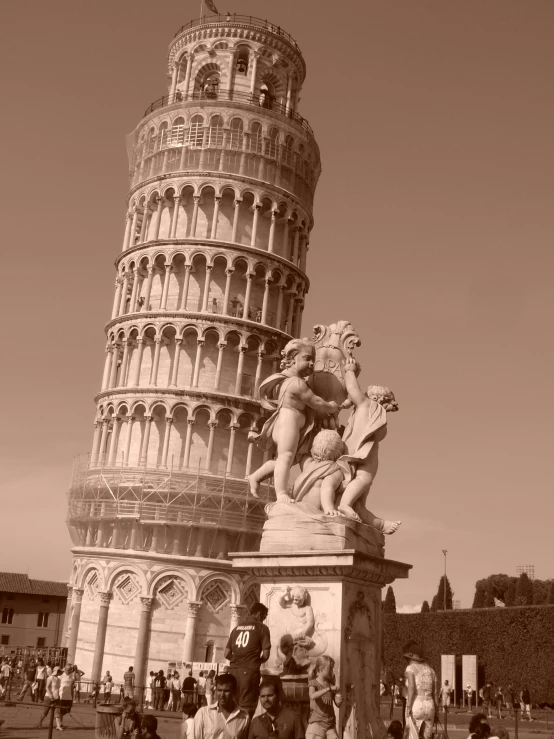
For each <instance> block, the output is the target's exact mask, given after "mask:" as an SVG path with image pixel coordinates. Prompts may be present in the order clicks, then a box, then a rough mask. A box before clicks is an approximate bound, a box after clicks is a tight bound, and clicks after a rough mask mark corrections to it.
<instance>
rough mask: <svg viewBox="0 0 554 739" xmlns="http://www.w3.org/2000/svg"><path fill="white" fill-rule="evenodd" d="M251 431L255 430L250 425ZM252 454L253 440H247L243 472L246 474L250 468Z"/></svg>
mask: <svg viewBox="0 0 554 739" xmlns="http://www.w3.org/2000/svg"><path fill="white" fill-rule="evenodd" d="M252 431H256V428H254V427H252ZM253 454H254V442H252V441H250V439H249V440H248V450H247V452H246V470H245V472H244V474H245V475H246V476H248V475H249V474H250V470H251V469H252V455H253Z"/></svg>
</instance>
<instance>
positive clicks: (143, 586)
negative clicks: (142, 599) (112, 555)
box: [106, 562, 147, 595]
mask: <svg viewBox="0 0 554 739" xmlns="http://www.w3.org/2000/svg"><path fill="white" fill-rule="evenodd" d="M126 572H132V573H133V574H134V575H136V577H137V578H138V581H139V585H140V592H139V594H140V595H145V594H146V590H147V581H146V575H145V574H144V572H143V571H142V570H141V569H140V567H138V566H137V565H135V564H133V563H132V562H125V563H123V564H116V565H113V566H112V567H109V568H108V571H107V573H106V590H108V591H110V592H111V591H112V588H113V586H114V583H115V581H116V579H117V578H118V577H119V576H120V575H123V574H125V573H126Z"/></svg>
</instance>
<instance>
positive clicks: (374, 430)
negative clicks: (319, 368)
mask: <svg viewBox="0 0 554 739" xmlns="http://www.w3.org/2000/svg"><path fill="white" fill-rule="evenodd" d="M358 373H359V365H358V363H357V362H356V360H355V359H353V358H352V357H349V358H348V359H347V360H346V362H345V365H344V374H345V380H346V390H347V392H348V397H349V399H350V400H351V401H352V402H353V403H354V406H355V408H354V410H353V411H352V413H351V415H350V418H349V419H348V424H347V426H346V429H345V431H344V435H343V437H342V438H343V441H344V442H345V444H346V446H347V448H348V453H347V454H345V455H344V456H343V457H342V458H341V462H346V463H347V464H348V466H349V467H350V473H351V479H350V481H349V482H348V484H347V485H346V488H345V490H344V493H343V495H342V498H341V500H340V504H339V506H338V510H339V512H340V513H342V514H343V515H345V516H347V517H348V518H352V519H354V520H355V521H361V520H362V519H361V518H360V516H359V515H358V514H357V513H356V511H355V510H354V507H353V506H354V504H355V503H356V502H357V501H358V500H360V499H362V502H363V503H364V505H365V507H366V508H367V505H366V501H367V495H368V493H369V489H370V487H371V484H372V482H373V480H374V479H375V475H376V474H377V468H378V466H379V457H378V453H379V442H381V441H382V440H383V439H384V438H385V436H386V434H387V411H388V412H390V413H392V412H394V411H397V410H398V403H397V402H396V399H395V397H394V393H393V392H392V391H391V390H389V389H388V388H387V387H381V386H379V385H370V386H369V387H368V389H367V391H366V392H365V393H364V392H363V391H362V390H361V388H360V386H359V384H358V379H357V375H358ZM385 523H386V526H385V528H384V529H383V533H385V534H392V533H394V532H395V531H396V529H397V528H398V527H399V526H400V523H401V522H400V521H387V522H385Z"/></svg>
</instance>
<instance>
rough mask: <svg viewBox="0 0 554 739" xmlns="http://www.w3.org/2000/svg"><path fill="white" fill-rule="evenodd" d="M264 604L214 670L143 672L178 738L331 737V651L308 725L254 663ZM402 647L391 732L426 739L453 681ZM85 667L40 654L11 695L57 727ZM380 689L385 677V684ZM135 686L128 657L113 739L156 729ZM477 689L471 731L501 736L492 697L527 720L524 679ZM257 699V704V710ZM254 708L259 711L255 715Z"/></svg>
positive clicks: (109, 691) (156, 706)
mask: <svg viewBox="0 0 554 739" xmlns="http://www.w3.org/2000/svg"><path fill="white" fill-rule="evenodd" d="M267 613H268V611H267V608H266V607H265V606H264V605H263V604H262V603H254V604H253V605H252V607H251V608H250V611H249V615H248V616H247V617H246V618H245V619H244V620H243V621H242V623H240V624H238V625H237V626H236V627H235V628H234V629H233V630H232V632H231V634H230V636H229V639H228V642H227V645H226V648H225V658H226V659H227V660H228V662H229V665H228V666H226V667H225V668H224V670H223V671H222V672H221V673H220V674H218V675H216V673H215V670H210V671H205V672H201V673H200V675H199V677H198V678H195V677H194V676H193V673H192V671H189V672H188V675H187V676H186V677H185V678H184V679H183V680H181V676H180V674H179V672H178V671H177V670H169V671H168V673H167V674H164V671H163V670H159V671H158V672H153V671H152V672H150V675H149V677H148V680H147V685H146V690H145V693H144V696H143V705H144V708H146V709H153V710H155V711H164V710H168V711H181V712H182V716H183V720H182V726H181V739H215V738H216V737H225V739H270V738H271V739H276V738H277V737H278V739H338V736H337V731H336V724H335V710H334V707H335V706H337V707H340V706H341V705H342V703H343V697H342V695H341V692H340V690H339V689H338V688H337V686H336V679H335V674H334V661H333V660H332V659H331V658H330V657H329V656H327V655H321V656H320V657H318V658H317V660H316V661H315V663H314V664H312V665H311V667H310V669H309V673H308V692H309V702H310V710H309V717H308V722H307V727H306V728H305V727H304V723H303V720H302V719H301V717H300V715H299V714H297V713H295V712H293V711H291V710H289V709H287V708H284V707H283V706H282V705H281V689H280V685H279V681H278V679H277V678H272V677H270V676H264V677H263V679H262V675H261V666H262V664H263V663H264V662H266V661H267V659H268V658H269V654H270V650H271V635H270V632H269V629H268V627H267V626H266V625H265V624H264V621H265V619H266V618H267ZM403 652H404V658H405V659H406V663H407V665H406V669H405V673H404V677H403V679H402V680H399V681H396V682H395V685H394V686H393V688H392V691H391V692H392V696H393V702H392V703H391V718H392V705H393V703H394V698H395V697H399V698H400V700H401V703H402V706H403V711H402V714H403V720H402V722H400V721H391V722H390V724H389V726H388V729H387V731H388V737H389V738H390V739H431V735H432V733H433V731H434V727H435V724H436V722H437V720H438V718H439V707H442V708H443V709H447V708H448V706H449V705H450V703H451V701H452V696H453V690H452V686H450V684H449V682H448V681H445V683H444V685H443V686H442V687H441V686H440V685H439V684H438V682H437V677H436V674H435V672H434V670H433V669H432V667H431V666H430V665H429V664H428V662H427V659H426V658H425V656H424V653H423V650H422V649H421V647H420V646H419V645H418V644H417V643H416V642H409V643H408V644H407V645H406V646H405V647H404V650H403ZM12 670H13V665H12V664H11V662H10V660H9V659H7V658H5V659H4V660H3V661H2V663H1V664H0V697H2V696H3V694H5V691H6V685H7V684H9V681H10V678H11V675H12ZM83 675H84V673H83V672H82V671H81V670H79V668H78V667H77V665H72V664H66V665H65V666H64V667H63V669H62V668H61V667H60V666H58V665H52V664H51V663H50V662H47V663H46V664H45V662H44V660H43V659H42V658H38V659H37V660H36V661H35V660H34V659H32V660H31V661H30V662H29V664H28V665H27V666H26V667H25V669H24V674H23V676H22V677H23V683H22V686H21V689H20V691H19V694H18V696H17V698H18V700H20V701H23V700H24V699H25V696H26V695H27V693H28V692H29V693H30V696H31V700H32V701H33V702H37V703H38V702H42V704H43V710H42V714H41V716H40V719H39V721H38V726H37V728H42V726H43V723H44V720H45V719H46V717H47V716H48V714H49V712H50V711H51V710H53V716H52V717H53V720H54V721H55V728H56V729H57V730H59V731H63V730H64V726H63V719H64V716H65V715H66V714H67V713H69V712H70V710H71V706H72V704H73V702H74V701H79V700H80V695H81V678H82V676H83ZM114 688H115V683H114V679H113V677H112V675H111V673H110V672H109V670H107V671H106V673H105V675H104V677H103V679H102V681H101V682H100V683H96V684H95V685H94V686H93V690H92V692H91V693H90V694H89V695H88V696H87V699H86V700H87V701H94V703H95V704H96V701H97V700H99V699H100V693H101V692H103V702H104V703H105V704H109V703H111V701H112V697H113V693H114ZM383 690H384V685H383V684H382V685H381V691H382V693H383ZM135 691H136V684H135V673H134V671H133V667H129V669H128V670H127V671H126V672H125V673H124V675H123V681H122V683H121V685H120V689H119V699H120V700H121V701H122V702H123V706H122V712H121V713H120V715H119V716H118V717H117V718H116V720H115V727H116V739H124V738H126V739H129V738H130V739H139V738H140V739H159V737H158V735H157V719H156V717H155V716H153V715H152V714H147V715H145V716H144V717H141V716H140V714H139V713H138V712H137V704H136V702H135V700H134V695H135ZM465 693H466V696H465V698H466V699H469V700H468V705H469V706H471V700H472V698H473V690H472V688H471V686H467V688H466V691H465ZM480 697H481V700H482V709H483V712H482V713H478V714H476V715H474V716H472V719H471V721H470V725H469V729H470V736H469V737H468V739H491V738H492V739H494V738H496V737H498V739H508V734H507V731H506V729H505V728H504V727H502V726H499V727H497V728H496V729H494V730H493V729H491V726H490V725H489V723H488V719H491V718H493V716H492V709H493V707H496V710H497V718H498V719H499V720H501V719H503V718H504V716H503V713H502V711H503V707H504V706H505V707H506V708H507V709H508V711H509V715H510V716H511V715H512V712H513V711H515V710H517V708H519V706H521V709H522V715H526V716H527V718H528V719H529V720H530V721H532V720H533V719H532V717H531V697H530V694H529V691H528V689H527V688H526V687H525V686H524V687H523V688H522V689H521V690H520V691H519V693H516V691H515V690H514V688H513V686H512V685H508V687H507V689H506V690H505V691H504V690H503V689H502V687H500V686H499V687H498V688H496V689H493V686H492V684H491V683H487V684H486V685H485V686H484V687H483V689H482V692H481V694H480ZM258 706H261V713H259V708H258ZM257 709H258V711H257ZM257 713H258V714H259V715H255V714H257Z"/></svg>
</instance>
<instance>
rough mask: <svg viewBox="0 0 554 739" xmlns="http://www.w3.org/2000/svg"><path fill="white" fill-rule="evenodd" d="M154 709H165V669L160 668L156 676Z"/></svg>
mask: <svg viewBox="0 0 554 739" xmlns="http://www.w3.org/2000/svg"><path fill="white" fill-rule="evenodd" d="M153 687H154V690H153V691H152V692H153V693H154V710H155V711H163V710H164V703H165V695H164V694H165V676H164V671H163V670H160V671H159V672H158V674H157V675H156V677H155V678H154V686H153Z"/></svg>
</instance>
